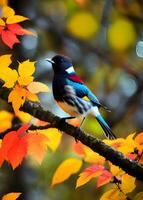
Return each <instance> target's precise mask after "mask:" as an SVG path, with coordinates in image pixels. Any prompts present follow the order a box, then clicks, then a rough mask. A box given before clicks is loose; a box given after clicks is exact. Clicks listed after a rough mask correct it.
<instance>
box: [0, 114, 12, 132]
mask: <svg viewBox="0 0 143 200" xmlns="http://www.w3.org/2000/svg"><path fill="white" fill-rule="evenodd" d="M13 117H14V116H13V114H12V113H10V112H8V111H6V110H2V111H0V122H1V123H0V132H2V131H5V130H7V129H9V128H11V126H12V119H13Z"/></svg>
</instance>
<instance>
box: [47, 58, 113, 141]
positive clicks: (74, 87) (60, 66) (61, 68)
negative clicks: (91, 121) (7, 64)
mask: <svg viewBox="0 0 143 200" xmlns="http://www.w3.org/2000/svg"><path fill="white" fill-rule="evenodd" d="M47 61H49V62H50V63H51V64H52V67H53V70H54V78H53V83H52V87H53V96H54V99H55V100H56V102H57V104H58V105H59V106H60V107H61V108H62V109H63V110H64V111H65V112H66V113H68V114H69V115H70V116H71V118H73V117H83V119H85V117H86V115H87V114H89V113H90V114H92V115H93V116H95V118H96V119H97V121H98V122H99V124H100V125H101V127H102V129H103V130H104V133H105V136H106V137H107V138H109V139H115V138H116V137H115V135H114V134H113V132H112V131H111V129H110V127H109V126H108V124H107V123H106V122H105V120H104V119H103V117H102V116H101V114H100V112H99V108H100V107H103V108H105V109H106V107H105V106H103V105H102V104H101V103H100V102H99V100H98V99H97V97H96V96H95V95H94V94H93V93H92V92H91V90H90V89H89V88H88V87H87V86H86V85H85V84H84V82H83V81H82V80H81V79H80V78H79V76H77V74H76V72H75V70H74V68H73V65H72V61H71V59H70V58H68V57H65V56H62V55H56V56H54V57H53V58H52V59H51V60H50V59H48V60H47Z"/></svg>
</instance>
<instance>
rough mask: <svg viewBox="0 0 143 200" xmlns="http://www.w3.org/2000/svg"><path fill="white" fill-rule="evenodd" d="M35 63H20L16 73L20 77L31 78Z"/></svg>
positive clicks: (27, 61)
mask: <svg viewBox="0 0 143 200" xmlns="http://www.w3.org/2000/svg"><path fill="white" fill-rule="evenodd" d="M34 65H35V62H30V61H29V60H26V61H24V62H22V63H19V67H18V73H19V75H20V76H22V77H28V76H31V75H32V74H33V73H34V72H35V66H34Z"/></svg>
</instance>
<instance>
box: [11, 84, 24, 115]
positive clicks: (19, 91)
mask: <svg viewBox="0 0 143 200" xmlns="http://www.w3.org/2000/svg"><path fill="white" fill-rule="evenodd" d="M25 98H26V90H25V89H23V88H22V87H20V86H18V85H16V86H15V88H14V89H13V90H12V91H11V92H10V94H9V96H8V102H11V103H12V107H13V109H14V112H15V113H17V112H18V111H19V108H20V107H21V106H22V105H23V104H24V102H25Z"/></svg>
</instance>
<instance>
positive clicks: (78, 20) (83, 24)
mask: <svg viewBox="0 0 143 200" xmlns="http://www.w3.org/2000/svg"><path fill="white" fill-rule="evenodd" d="M98 28H99V25H98V22H97V20H96V18H94V16H93V15H92V13H90V12H83V11H82V12H78V13H76V14H75V15H73V16H72V17H71V19H70V20H69V22H68V24H67V29H68V31H69V32H70V33H71V34H72V35H74V36H76V37H78V38H81V39H90V38H92V37H93V36H94V35H95V34H96V32H97V30H98Z"/></svg>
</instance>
